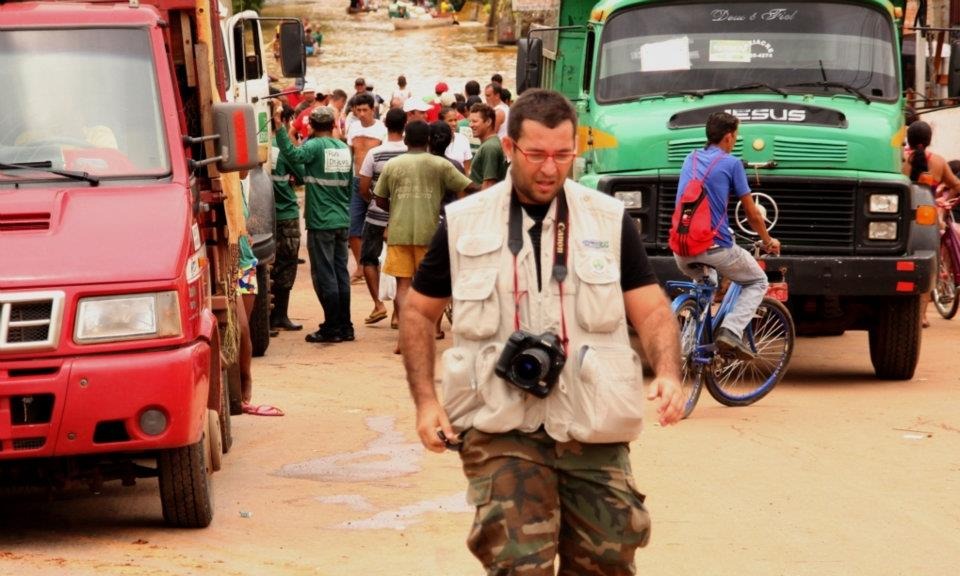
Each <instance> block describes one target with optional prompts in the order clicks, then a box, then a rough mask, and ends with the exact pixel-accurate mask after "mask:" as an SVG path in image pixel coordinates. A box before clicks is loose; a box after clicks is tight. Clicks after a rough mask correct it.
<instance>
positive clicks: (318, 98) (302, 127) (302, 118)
mask: <svg viewBox="0 0 960 576" xmlns="http://www.w3.org/2000/svg"><path fill="white" fill-rule="evenodd" d="M300 92H301V93H302V94H303V95H304V102H309V104H307V105H306V106H304V107H303V108H300V106H298V107H297V109H298V110H299V112H298V113H297V117H296V119H295V120H294V121H293V128H294V130H296V132H297V135H298V136H299V137H300V141H301V142H303V141H304V140H306V139H307V138H309V137H310V133H311V130H310V113H311V112H313V111H314V110H315V109H317V108H318V107H320V106H326V105H327V101H328V100H329V97H328V96H327V90H326V89H324V88H322V87H321V86H320V84H319V83H318V82H317V81H316V80H314V79H313V78H307V80H306V82H304V84H303V90H301V91H300ZM308 99H309V100H308ZM301 105H303V103H301Z"/></svg>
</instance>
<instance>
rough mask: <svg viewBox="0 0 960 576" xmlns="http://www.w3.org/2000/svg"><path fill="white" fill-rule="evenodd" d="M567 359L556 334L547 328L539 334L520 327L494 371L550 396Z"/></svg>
mask: <svg viewBox="0 0 960 576" xmlns="http://www.w3.org/2000/svg"><path fill="white" fill-rule="evenodd" d="M566 361H567V356H566V354H564V353H563V344H562V343H561V342H560V338H559V337H557V335H556V334H554V333H552V332H544V333H543V334H540V335H539V336H538V335H534V334H530V333H529V332H524V331H523V330H517V331H516V332H514V333H513V334H511V335H510V338H508V339H507V343H506V344H505V345H504V347H503V352H501V353H500V358H498V359H497V364H496V366H494V372H495V373H496V374H497V376H499V377H500V378H503V379H504V380H506V381H507V382H510V383H511V384H513V385H514V386H516V387H517V388H519V389H521V390H523V391H524V392H529V393H530V394H533V395H534V396H536V397H537V398H546V397H547V395H548V394H550V391H551V390H553V387H554V385H556V383H557V380H558V379H559V378H560V372H561V371H562V370H563V365H564V364H565V363H566Z"/></svg>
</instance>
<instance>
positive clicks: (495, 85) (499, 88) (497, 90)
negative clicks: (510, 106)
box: [484, 82, 503, 100]
mask: <svg viewBox="0 0 960 576" xmlns="http://www.w3.org/2000/svg"><path fill="white" fill-rule="evenodd" d="M487 88H489V89H490V90H492V91H493V93H494V94H496V95H497V98H500V99H501V100H502V99H503V86H501V85H500V84H498V83H497V82H491V83H490V84H487ZM484 90H486V88H484Z"/></svg>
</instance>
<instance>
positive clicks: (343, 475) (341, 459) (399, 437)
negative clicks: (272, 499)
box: [276, 416, 424, 482]
mask: <svg viewBox="0 0 960 576" xmlns="http://www.w3.org/2000/svg"><path fill="white" fill-rule="evenodd" d="M366 425H367V427H368V428H369V429H371V430H373V431H374V432H377V433H378V434H379V435H378V436H377V437H376V438H374V439H373V440H371V441H370V442H369V443H368V444H367V445H366V447H365V448H363V449H362V450H357V451H354V452H342V453H340V454H331V455H329V456H323V457H321V458H314V459H312V460H305V461H303V462H297V463H294V464H287V465H285V466H283V467H282V468H280V470H278V471H277V472H276V474H277V475H278V476H284V477H287V478H302V479H306V480H316V481H318V482H370V481H376V480H386V479H389V478H397V477H401V476H409V475H410V474H415V473H417V472H419V471H420V470H421V469H422V466H421V462H422V460H423V456H424V449H423V447H422V446H421V445H420V443H419V442H407V441H406V440H405V439H404V435H403V434H402V433H401V432H399V431H397V429H396V418H395V417H394V416H371V417H369V418H367V419H366Z"/></svg>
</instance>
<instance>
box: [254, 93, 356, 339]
mask: <svg viewBox="0 0 960 576" xmlns="http://www.w3.org/2000/svg"><path fill="white" fill-rule="evenodd" d="M273 118H274V127H275V128H277V127H281V126H282V124H283V123H282V120H281V116H280V112H279V110H276V111H274V116H273ZM335 118H336V113H335V112H334V110H333V108H330V107H328V106H320V107H318V108H316V109H314V110H313V112H311V113H310V118H309V122H310V128H311V130H312V131H313V137H312V138H310V139H309V140H307V141H306V142H304V143H303V145H302V146H300V147H299V148H297V147H296V146H294V145H293V144H292V143H291V142H290V137H289V135H288V134H287V131H286V129H285V128H286V127H285V126H284V127H283V128H282V129H277V130H275V133H276V134H277V147H278V148H279V149H280V158H283V159H284V160H285V161H288V162H290V163H291V164H303V173H304V177H303V180H304V182H305V183H306V204H305V207H304V220H306V225H307V253H308V255H309V256H310V274H311V276H312V278H313V289H314V291H315V292H316V294H317V298H318V299H319V300H320V305H321V306H322V307H323V323H322V324H321V325H320V327H319V329H318V330H317V331H316V332H311V333H310V334H307V336H306V338H305V339H306V341H307V342H343V341H344V340H347V341H350V340H354V339H355V336H354V331H353V322H352V321H351V320H350V273H349V272H348V271H347V254H348V252H349V250H348V248H347V227H348V226H349V224H350V214H349V208H350V179H351V177H352V173H353V172H352V171H353V164H352V162H351V159H350V149H349V148H347V145H346V144H344V143H343V142H341V141H340V140H339V139H337V138H334V137H333V127H334V122H335Z"/></svg>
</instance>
